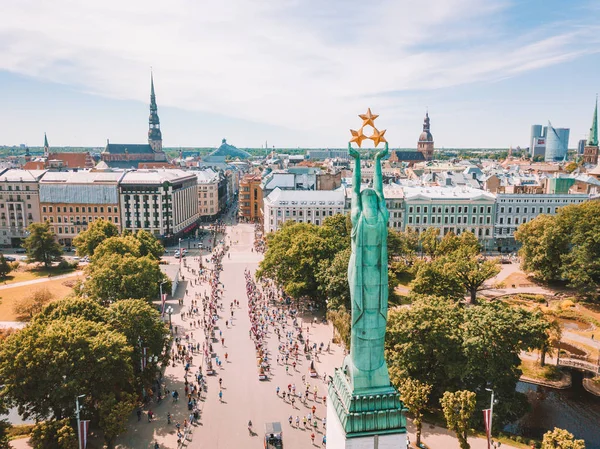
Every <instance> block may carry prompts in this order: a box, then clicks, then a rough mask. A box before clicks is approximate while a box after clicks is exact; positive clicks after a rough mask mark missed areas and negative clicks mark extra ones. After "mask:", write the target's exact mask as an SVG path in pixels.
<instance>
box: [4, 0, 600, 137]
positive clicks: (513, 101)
mask: <svg viewBox="0 0 600 449" xmlns="http://www.w3.org/2000/svg"><path fill="white" fill-rule="evenodd" d="M597 17H600V7H599V6H598V2H594V1H588V0H581V1H569V2H565V1H559V0H520V1H518V0H512V1H511V0H428V1H416V0H372V1H370V2H365V1H364V0H361V1H358V0H328V1H327V2H323V1H322V0H318V1H317V0H227V1H221V2H214V1H211V2H209V1H206V0H171V1H169V2H164V1H161V2H158V1H155V0H145V1H144V0H128V1H126V2H123V1H117V0H104V1H102V2H72V1H70V0H54V1H52V2H47V1H46V2H45V1H42V0H7V1H5V2H3V13H2V21H1V22H0V145H2V144H4V145H13V144H20V143H26V144H28V145H41V143H42V142H43V133H44V132H47V133H48V138H49V140H50V144H51V145H57V146H59V145H82V146H102V145H104V144H105V142H106V139H107V138H109V139H110V140H111V141H112V142H121V143H136V142H144V141H145V139H146V132H147V117H148V101H149V68H150V66H152V67H153V69H154V75H155V84H156V94H157V102H158V108H159V116H160V119H161V126H162V130H163V139H164V145H165V146H173V147H176V146H216V145H218V144H219V142H220V140H221V139H222V138H224V137H225V138H227V140H228V142H230V143H232V144H234V145H237V146H240V147H258V146H261V145H263V144H264V143H265V141H268V143H269V146H271V145H276V146H277V147H289V148H294V147H298V146H302V147H304V146H308V147H343V146H345V142H347V141H348V140H349V136H350V135H349V132H348V128H356V127H357V126H359V125H360V120H359V119H358V118H357V117H356V115H357V114H360V113H363V112H364V111H365V110H366V108H367V107H371V109H372V110H373V112H374V113H377V114H380V116H381V117H380V118H379V119H378V126H379V127H380V128H386V129H387V130H388V131H387V134H386V137H387V138H388V141H389V142H390V144H391V145H392V146H400V147H414V146H415V145H416V139H417V137H418V135H419V133H420V131H421V126H422V120H423V115H424V112H425V110H426V109H428V110H429V113H430V117H431V124H432V133H433V135H434V138H435V141H436V146H437V147H438V148H441V147H493V148H498V147H508V146H510V145H513V146H517V145H522V146H525V145H527V142H528V137H529V129H530V125H531V124H533V123H542V124H545V123H546V122H547V121H548V120H550V121H551V122H552V124H553V125H554V126H557V127H570V128H571V141H570V146H571V147H575V146H576V144H577V141H578V140H579V139H580V138H584V137H585V136H586V135H587V132H588V130H589V126H590V124H591V117H592V112H593V107H594V99H595V95H596V93H597V92H598V91H599V90H600V76H598V73H600V33H599V31H600V24H599V23H598V20H597Z"/></svg>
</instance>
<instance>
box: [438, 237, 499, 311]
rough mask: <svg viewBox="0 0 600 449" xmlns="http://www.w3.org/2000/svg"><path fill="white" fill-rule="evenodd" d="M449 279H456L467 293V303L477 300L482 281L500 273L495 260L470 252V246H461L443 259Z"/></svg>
mask: <svg viewBox="0 0 600 449" xmlns="http://www.w3.org/2000/svg"><path fill="white" fill-rule="evenodd" d="M443 272H444V273H446V275H447V276H449V277H450V278H451V279H456V280H457V281H458V283H460V285H462V286H463V288H464V289H465V290H466V291H467V293H469V298H470V299H469V303H470V304H475V303H476V302H477V292H478V291H479V289H480V288H481V287H482V286H483V284H484V282H485V281H487V280H488V279H490V278H492V277H494V276H496V275H497V274H498V273H500V267H499V265H498V261H496V260H486V259H483V258H482V257H480V256H479V255H477V254H473V253H472V249H471V248H468V247H467V248H465V247H461V249H459V250H457V251H455V252H454V253H452V254H451V255H450V256H447V257H445V259H444V269H443Z"/></svg>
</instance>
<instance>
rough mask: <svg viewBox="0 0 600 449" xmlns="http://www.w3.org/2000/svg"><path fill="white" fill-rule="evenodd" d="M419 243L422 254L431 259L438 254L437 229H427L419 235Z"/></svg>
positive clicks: (438, 232) (438, 239)
mask: <svg viewBox="0 0 600 449" xmlns="http://www.w3.org/2000/svg"><path fill="white" fill-rule="evenodd" d="M419 243H420V244H421V249H422V250H423V253H424V254H426V255H428V256H429V257H431V258H433V257H435V256H436V255H437V254H438V246H439V244H440V230H439V228H434V227H431V228H427V229H425V231H424V232H422V233H421V234H420V235H419Z"/></svg>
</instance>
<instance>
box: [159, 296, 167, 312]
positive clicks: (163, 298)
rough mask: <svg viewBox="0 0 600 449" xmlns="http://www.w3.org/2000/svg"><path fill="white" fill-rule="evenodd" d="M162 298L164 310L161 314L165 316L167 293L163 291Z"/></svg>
mask: <svg viewBox="0 0 600 449" xmlns="http://www.w3.org/2000/svg"><path fill="white" fill-rule="evenodd" d="M160 299H161V301H162V312H161V315H163V316H164V315H165V302H166V301H167V294H166V293H163V294H162V298H160Z"/></svg>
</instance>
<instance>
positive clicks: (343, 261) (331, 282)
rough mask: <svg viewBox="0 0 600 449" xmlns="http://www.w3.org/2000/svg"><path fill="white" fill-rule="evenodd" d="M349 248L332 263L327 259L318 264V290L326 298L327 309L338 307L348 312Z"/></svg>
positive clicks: (336, 256) (341, 252)
mask: <svg viewBox="0 0 600 449" xmlns="http://www.w3.org/2000/svg"><path fill="white" fill-rule="evenodd" d="M351 252H352V251H351V249H350V248H346V249H344V250H342V251H340V252H339V253H337V254H336V255H335V257H334V258H333V261H329V260H327V259H325V260H322V261H321V262H320V263H319V270H318V271H317V273H316V274H317V281H318V284H319V290H320V291H321V292H322V293H323V295H325V297H326V298H327V300H328V302H327V309H328V310H335V309H338V308H339V307H340V306H343V307H345V308H346V310H350V286H349V284H348V261H349V260H350V253H351Z"/></svg>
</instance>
